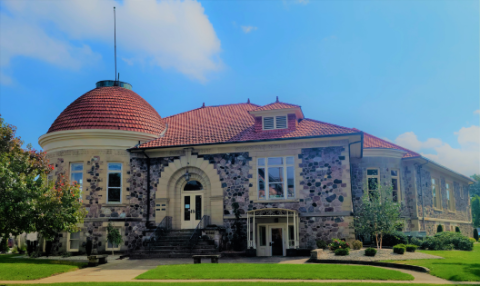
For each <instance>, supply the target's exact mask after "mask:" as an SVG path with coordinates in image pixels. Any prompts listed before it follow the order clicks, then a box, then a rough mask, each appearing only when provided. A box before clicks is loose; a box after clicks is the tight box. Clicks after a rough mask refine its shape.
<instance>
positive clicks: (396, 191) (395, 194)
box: [392, 179, 398, 202]
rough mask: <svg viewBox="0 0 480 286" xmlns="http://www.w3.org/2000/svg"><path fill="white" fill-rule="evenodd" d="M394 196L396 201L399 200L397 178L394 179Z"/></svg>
mask: <svg viewBox="0 0 480 286" xmlns="http://www.w3.org/2000/svg"><path fill="white" fill-rule="evenodd" d="M392 188H393V192H392V197H393V201H394V202H398V180H397V179H392Z"/></svg>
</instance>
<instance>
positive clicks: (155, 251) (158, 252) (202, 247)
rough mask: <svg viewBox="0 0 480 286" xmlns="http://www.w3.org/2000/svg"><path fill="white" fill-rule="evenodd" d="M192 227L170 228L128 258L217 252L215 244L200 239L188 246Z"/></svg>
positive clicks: (185, 255) (177, 256)
mask: <svg viewBox="0 0 480 286" xmlns="http://www.w3.org/2000/svg"><path fill="white" fill-rule="evenodd" d="M194 231H195V230H193V229H191V230H190V229H182V230H171V231H169V232H168V233H167V234H165V235H162V236H160V237H159V238H158V239H157V241H155V242H154V243H152V244H151V245H150V247H149V249H148V250H147V249H145V250H139V251H135V252H134V253H131V254H130V258H133V259H141V258H191V257H192V255H195V254H197V255H198V254H219V252H218V250H217V249H216V248H215V245H213V244H209V242H208V241H204V240H203V239H200V240H199V241H198V242H197V244H196V245H195V246H194V247H193V248H190V246H189V241H190V237H191V236H192V234H193V233H194Z"/></svg>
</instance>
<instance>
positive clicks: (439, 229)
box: [437, 224, 443, 233]
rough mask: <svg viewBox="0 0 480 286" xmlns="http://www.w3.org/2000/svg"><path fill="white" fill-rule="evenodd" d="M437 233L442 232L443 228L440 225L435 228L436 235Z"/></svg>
mask: <svg viewBox="0 0 480 286" xmlns="http://www.w3.org/2000/svg"><path fill="white" fill-rule="evenodd" d="M439 232H443V226H442V225H441V224H439V225H438V226H437V233H439Z"/></svg>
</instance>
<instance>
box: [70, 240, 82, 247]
mask: <svg viewBox="0 0 480 286" xmlns="http://www.w3.org/2000/svg"><path fill="white" fill-rule="evenodd" d="M79 246H80V240H71V241H70V249H79Z"/></svg>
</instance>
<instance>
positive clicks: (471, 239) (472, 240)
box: [468, 237, 476, 243]
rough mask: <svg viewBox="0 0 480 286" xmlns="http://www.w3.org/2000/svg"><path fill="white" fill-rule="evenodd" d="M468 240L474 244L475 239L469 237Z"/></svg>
mask: <svg viewBox="0 0 480 286" xmlns="http://www.w3.org/2000/svg"><path fill="white" fill-rule="evenodd" d="M468 240H470V241H471V242H472V243H475V242H476V240H475V238H473V237H469V238H468Z"/></svg>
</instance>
